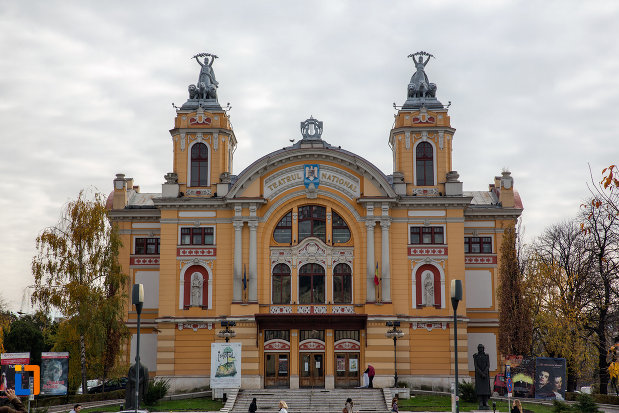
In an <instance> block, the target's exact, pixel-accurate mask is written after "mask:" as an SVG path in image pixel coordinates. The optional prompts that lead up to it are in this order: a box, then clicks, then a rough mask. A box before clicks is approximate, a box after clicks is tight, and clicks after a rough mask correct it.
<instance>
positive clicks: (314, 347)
mask: <svg viewBox="0 0 619 413" xmlns="http://www.w3.org/2000/svg"><path fill="white" fill-rule="evenodd" d="M325 348H326V347H325V343H324V341H320V340H314V339H311V340H305V341H303V342H302V343H300V344H299V350H300V351H303V350H305V351H320V350H322V351H324V350H325Z"/></svg>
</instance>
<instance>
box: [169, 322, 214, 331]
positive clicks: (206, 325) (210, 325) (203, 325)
mask: <svg viewBox="0 0 619 413" xmlns="http://www.w3.org/2000/svg"><path fill="white" fill-rule="evenodd" d="M177 327H178V329H179V330H184V329H192V330H193V331H198V330H200V329H203V328H208V329H209V330H212V329H213V323H178V324H177Z"/></svg>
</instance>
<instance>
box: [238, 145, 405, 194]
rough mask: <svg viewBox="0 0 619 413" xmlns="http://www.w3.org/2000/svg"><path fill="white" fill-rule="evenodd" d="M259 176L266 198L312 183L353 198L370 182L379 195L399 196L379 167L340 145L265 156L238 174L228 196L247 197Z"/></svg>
mask: <svg viewBox="0 0 619 413" xmlns="http://www.w3.org/2000/svg"><path fill="white" fill-rule="evenodd" d="M287 164H290V165H289V166H286V165H287ZM314 175H315V176H314ZM360 177H362V178H360ZM260 178H263V181H262V183H261V188H260V193H261V194H262V196H264V198H266V199H274V198H276V197H277V196H279V195H280V194H281V193H283V192H285V191H288V190H289V189H292V188H295V187H303V188H308V187H309V186H310V185H309V184H313V185H314V188H313V189H314V190H315V189H317V188H330V189H333V190H336V191H339V192H341V193H342V194H343V195H345V196H346V197H348V198H350V199H356V198H358V197H359V196H361V195H362V194H364V188H363V187H362V185H363V186H365V187H366V188H367V186H368V184H369V185H372V186H373V187H374V188H375V189H374V190H375V192H377V194H378V195H379V196H385V197H389V198H395V197H396V194H395V192H394V191H393V188H392V187H391V185H390V184H389V182H388V181H387V177H386V176H385V174H383V173H382V172H381V171H380V170H379V169H378V168H377V167H376V166H374V165H373V164H372V163H370V162H368V161H367V160H366V159H364V158H362V157H360V156H357V155H355V154H352V153H351V152H348V151H345V150H342V149H338V148H305V149H297V148H293V147H289V148H285V149H281V150H279V151H275V152H272V153H270V154H268V155H266V156H263V157H262V158H260V159H258V160H257V161H255V162H254V163H252V164H251V165H250V166H248V167H247V168H245V170H243V171H242V172H241V173H240V174H239V176H238V178H237V180H236V182H235V183H234V185H233V186H232V188H230V191H229V192H228V194H227V195H226V198H228V199H233V198H237V197H243V196H247V195H245V191H246V190H247V188H249V187H251V186H254V187H255V185H256V182H258V183H260ZM364 180H365V181H366V182H363V181H364ZM367 180H369V181H370V182H367ZM308 182H309V183H308ZM310 190H312V188H310ZM373 195H375V194H373ZM252 196H255V195H254V194H252Z"/></svg>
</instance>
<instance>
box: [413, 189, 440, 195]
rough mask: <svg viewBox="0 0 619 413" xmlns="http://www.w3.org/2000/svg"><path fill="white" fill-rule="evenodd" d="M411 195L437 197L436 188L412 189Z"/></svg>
mask: <svg viewBox="0 0 619 413" xmlns="http://www.w3.org/2000/svg"><path fill="white" fill-rule="evenodd" d="M413 195H421V196H437V195H438V189H437V188H414V189H413Z"/></svg>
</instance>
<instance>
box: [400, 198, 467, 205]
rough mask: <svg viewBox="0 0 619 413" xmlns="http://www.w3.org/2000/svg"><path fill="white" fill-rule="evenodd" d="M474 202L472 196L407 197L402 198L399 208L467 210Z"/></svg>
mask: <svg viewBox="0 0 619 413" xmlns="http://www.w3.org/2000/svg"><path fill="white" fill-rule="evenodd" d="M472 200H473V197H470V196H459V197H447V196H406V197H401V198H400V200H399V202H398V206H400V207H406V208H427V207H444V208H466V207H469V206H470V204H471V201H472Z"/></svg>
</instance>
